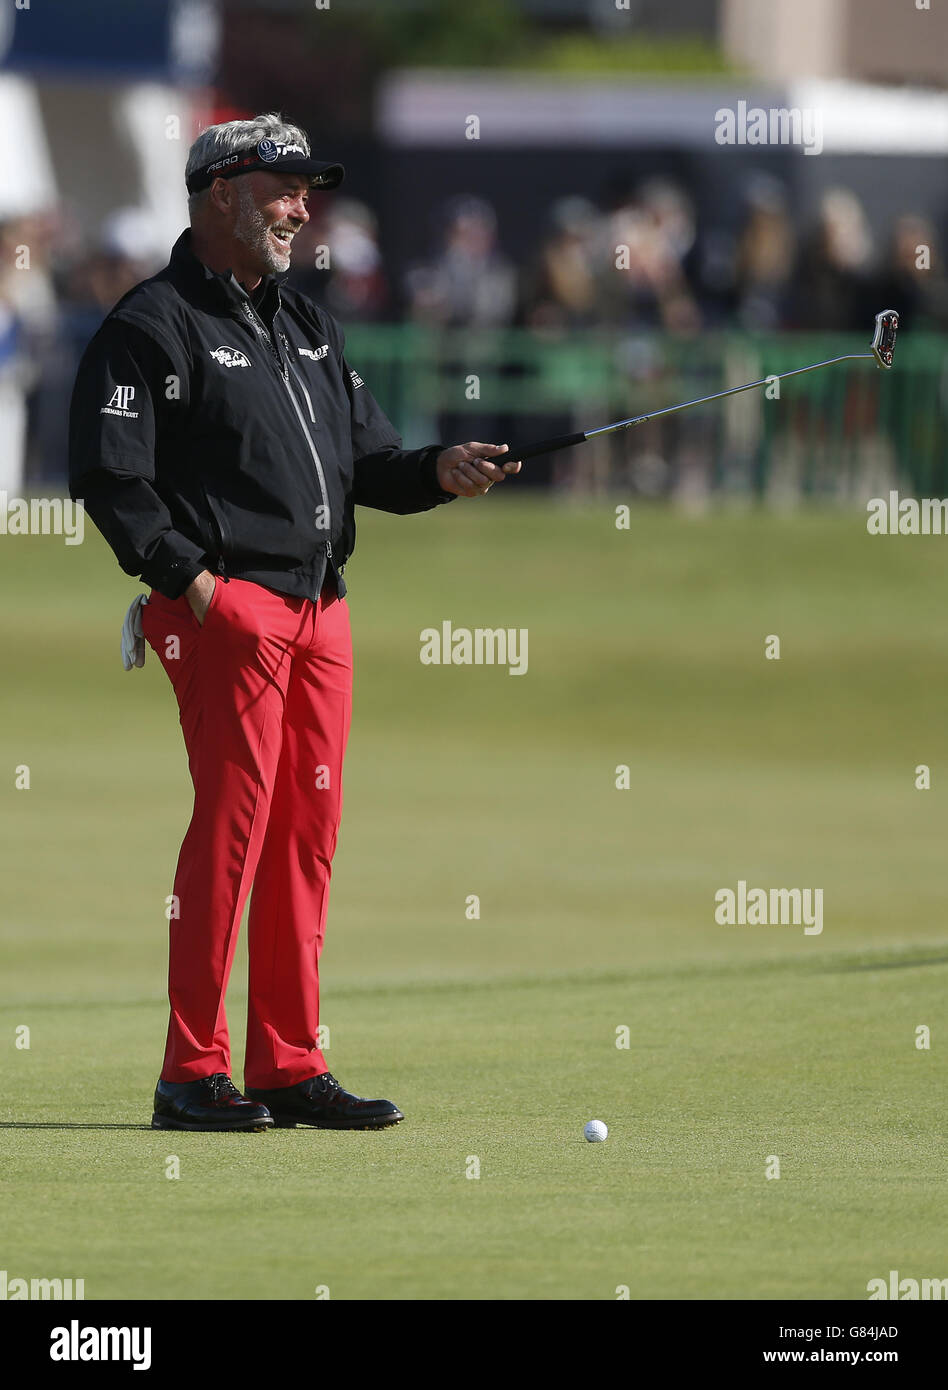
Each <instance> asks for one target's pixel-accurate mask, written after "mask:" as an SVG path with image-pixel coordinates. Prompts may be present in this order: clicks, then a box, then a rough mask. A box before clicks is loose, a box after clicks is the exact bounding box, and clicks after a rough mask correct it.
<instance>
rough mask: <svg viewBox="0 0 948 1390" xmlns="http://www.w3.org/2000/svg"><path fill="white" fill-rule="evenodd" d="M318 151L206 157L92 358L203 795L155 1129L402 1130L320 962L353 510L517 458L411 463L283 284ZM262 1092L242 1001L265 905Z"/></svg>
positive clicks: (139, 631) (232, 131)
mask: <svg viewBox="0 0 948 1390" xmlns="http://www.w3.org/2000/svg"><path fill="white" fill-rule="evenodd" d="M342 177H343V170H342V167H341V166H340V165H338V164H330V163H325V162H323V161H320V160H316V159H313V158H312V157H311V155H310V147H309V141H308V140H307V137H306V136H305V134H304V133H303V132H302V131H301V130H299V129H297V127H296V126H293V125H288V124H286V123H285V122H284V121H283V120H282V119H281V118H280V117H279V116H276V115H272V114H271V115H264V116H258V117H256V118H255V119H254V120H252V121H229V122H227V123H226V124H224V125H217V126H212V127H210V128H209V129H208V130H205V131H204V133H203V134H202V135H201V136H199V138H198V139H197V140H196V141H195V143H194V144H193V145H192V147H191V150H190V153H189V156H188V163H187V171H186V182H187V188H188V193H189V195H190V197H189V209H190V229H188V230H186V231H185V232H184V233H183V234H182V235H181V237H180V238H179V239H178V241H177V242H176V243H175V246H174V248H173V250H172V253H171V259H170V262H169V264H168V265H167V266H166V267H165V269H164V270H162V271H161V272H160V273H159V274H157V275H155V276H154V277H153V278H152V279H150V280H146V281H144V282H143V283H142V284H140V285H138V286H136V288H135V289H133V290H131V291H130V293H129V294H127V295H126V296H125V297H124V298H123V299H122V300H120V301H119V303H118V304H117V305H116V306H115V308H114V309H113V310H112V311H111V313H110V314H109V315H108V317H107V318H106V320H105V322H104V323H103V324H102V326H101V328H100V329H99V331H98V332H97V334H96V335H95V337H94V338H93V340H92V342H91V343H90V344H89V347H88V348H87V350H86V352H85V355H84V356H83V359H82V362H81V364H80V367H79V372H78V375H77V379H76V385H75V390H74V393H73V401H72V410H71V416H70V491H71V494H72V496H73V498H75V499H77V500H82V501H83V502H84V504H85V509H86V511H87V512H88V513H89V515H90V516H91V517H92V519H93V521H94V522H95V524H96V526H97V527H98V528H99V530H100V531H101V532H102V534H103V535H104V537H105V539H106V540H107V541H108V543H109V545H110V546H111V548H112V549H113V551H114V552H115V555H116V557H117V558H118V562H119V564H120V565H121V567H122V569H123V570H124V571H125V572H126V573H127V574H130V575H135V576H140V577H141V580H142V582H143V583H144V584H145V585H146V586H148V588H149V593H148V595H147V597H145V596H144V595H141V596H139V597H138V598H137V599H136V600H135V602H134V603H133V604H132V606H131V608H130V610H129V615H128V617H127V619H126V627H125V631H124V633H123V647H124V649H125V653H126V666H128V667H129V668H130V667H131V665H132V664H134V665H141V664H142V662H143V661H144V652H145V646H144V643H145V641H146V640H147V642H148V644H149V645H150V646H151V648H152V649H153V651H154V652H155V655H156V656H157V658H158V660H159V661H160V662H161V664H162V666H163V667H164V669H165V671H166V673H167V675H168V677H169V679H170V681H171V684H172V686H173V688H174V693H175V696H176V697H177V702H178V708H179V710H180V718H181V727H182V730H183V733H184V742H185V746H186V748H187V754H188V763H189V767H190V772H191V779H192V781H193V784H194V809H193V813H192V816H191V822H190V825H189V826H188V830H187V834H186V835H185V837H184V842H183V844H182V846H181V851H180V855H179V857H178V866H177V872H176V876H175V881H174V895H173V898H172V907H171V910H170V917H171V930H170V964H169V981H168V993H169V998H170V1002H171V1019H170V1024H169V1027H168V1037H167V1044H166V1048H165V1056H164V1064H163V1066H162V1069H161V1076H160V1079H159V1081H158V1086H157V1090H156V1092H155V1102H154V1115H153V1117H152V1125H153V1127H155V1128H157V1129H190V1130H232V1129H262V1128H267V1127H269V1126H270V1125H273V1124H277V1125H281V1126H292V1125H296V1124H304V1125H313V1126H316V1127H320V1128H331V1129H366V1128H381V1127H384V1126H386V1125H392V1124H397V1123H398V1122H399V1121H400V1120H402V1119H403V1118H404V1116H403V1114H402V1112H401V1111H400V1110H399V1109H398V1108H397V1107H396V1106H395V1105H394V1104H393V1103H392V1102H391V1101H387V1100H366V1099H363V1098H361V1097H359V1096H355V1095H352V1094H350V1093H349V1092H348V1091H345V1090H343V1088H342V1087H341V1086H340V1085H339V1083H338V1082H337V1081H336V1080H335V1078H334V1077H333V1076H332V1075H331V1074H330V1072H329V1070H328V1067H327V1064H326V1061H325V1058H324V1057H323V1054H322V1052H321V1051H320V1048H319V1045H318V1023H319V957H320V951H321V949H322V944H323V935H324V931H325V925H326V911H327V905H328V900H329V881H330V874H331V866H332V859H333V853H334V851H335V848H336V837H337V834H338V829H339V819H340V812H341V807H342V766H343V756H344V753H345V747H346V739H347V736H348V732H349V720H350V711H351V695H352V645H351V638H350V632H349V613H348V607H347V604H346V600H345V597H344V596H345V593H346V586H345V582H344V580H343V571H344V569H345V566H346V562H347V561H348V559H349V557H350V555H351V554H352V551H353V548H354V545H355V522H354V520H353V510H354V506H355V505H356V504H361V505H363V506H368V507H377V508H380V509H381V510H382V511H388V512H398V513H409V512H422V511H427V510H428V509H429V508H432V507H436V506H438V505H439V504H440V503H443V502H450V501H452V500H453V499H454V498H455V497H456V496H463V497H477V496H481V495H483V494H484V493H485V492H487V490H488V489H489V488H490V487H491V485H492V484H493V483H496V482H501V481H502V480H503V478H504V477H505V475H506V473H513V472H516V471H518V470H519V468H520V464H519V463H507V464H506V465H503V464H498V463H494V462H492V461H491V460H492V459H494V458H496V457H497V456H498V455H499V454H502V453H503V452H504V450H505V449H506V445H496V444H480V443H469V444H458V445H455V446H454V447H452V448H443V447H442V446H441V445H438V444H434V445H431V446H429V447H427V448H422V449H414V450H406V449H403V448H402V441H401V439H400V438H399V436H398V434H397V433H396V431H395V429H394V428H393V427H392V425H391V424H390V422H389V421H388V420H387V419H386V417H385V415H384V414H383V413H382V411H381V410H380V408H379V406H378V405H377V404H376V402H375V400H373V398H372V396H371V394H370V392H369V389H368V387H367V386H366V384H365V382H364V381H363V379H362V377H361V376H360V375H359V373H358V372H357V371H356V370H355V368H354V367H353V366H351V365H350V364H349V362H348V361H347V360H346V358H345V356H344V345H345V339H344V335H343V332H342V329H341V328H340V326H339V324H338V323H337V322H336V321H335V320H334V319H333V318H332V317H331V316H330V315H329V314H327V313H326V312H325V310H323V309H321V308H319V307H318V306H317V305H316V304H314V303H313V302H312V301H311V300H309V299H307V298H306V297H305V296H303V295H301V294H298V293H297V292H295V291H294V290H291V289H288V288H286V287H285V286H283V285H282V284H281V283H280V279H279V276H280V275H281V274H282V273H283V272H285V271H286V270H287V269H288V268H289V264H290V254H291V248H292V243H293V237H294V236H295V234H296V233H297V232H298V231H299V230H300V228H301V227H303V226H304V225H305V223H306V222H307V221H308V220H309V213H308V212H307V199H308V197H309V196H310V190H312V189H328V188H335V187H336V186H337V185H338V184H339V183H340V181H341V179H342ZM251 885H252V886H253V894H252V897H251V903H250V916H249V935H248V948H249V956H250V979H249V1004H248V1017H247V1040H246V1052H245V1062H244V1081H245V1086H244V1090H243V1092H241V1091H239V1090H238V1089H237V1087H236V1086H235V1085H234V1083H233V1081H232V1079H231V1055H230V1039H229V1035H228V1030H227V1019H226V1015H225V1009H224V999H225V992H226V988H227V981H228V976H229V973H230V969H231V964H232V962H233V957H234V948H235V945H236V940H237V931H238V925H239V923H240V920H241V915H242V912H243V908H244V905H245V902H246V899H247V896H248V894H249V893H250V889H251Z"/></svg>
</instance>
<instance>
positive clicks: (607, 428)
mask: <svg viewBox="0 0 948 1390" xmlns="http://www.w3.org/2000/svg"><path fill="white" fill-rule="evenodd" d="M867 357H868V358H871V357H872V353H871V352H847V353H845V354H844V355H843V356H842V357H830V358H828V359H827V360H826V361H825V362H814V363H812V365H811V366H809V367H795V368H794V370H793V371H792V372H771V374H770V376H765V377H762V378H761V380H760V381H748V382H746V383H745V385H743V386H732V387H730V389H729V390H727V391H715V393H714V395H713V396H698V397H697V399H696V400H693V401H682V402H681V404H680V405H667V406H665V408H664V409H663V410H652V411H649V413H648V414H647V415H632V416H630V417H629V419H628V420H617V421H616V422H615V424H613V425H603V426H602V427H601V428H600V429H598V430H586V432H585V437H586V438H587V439H594V438H595V437H596V435H599V434H614V433H615V432H616V431H617V430H627V429H629V428H630V427H631V426H632V425H642V424H644V423H645V421H646V420H655V419H657V418H658V416H660V415H673V414H674V413H675V412H676V411H678V410H689V409H690V408H691V407H692V406H693V405H705V404H706V403H707V402H708V401H719V400H721V399H722V398H723V397H724V396H736V395H737V394H738V393H739V392H740V391H753V390H754V389H755V388H756V387H758V386H769V385H770V383H771V382H772V381H783V380H784V378H785V377H789V376H800V375H801V373H802V372H815V371H818V370H819V369H820V367H832V366H833V364H834V363H835V362H852V361H859V360H861V359H863V358H867ZM561 447H562V446H561Z"/></svg>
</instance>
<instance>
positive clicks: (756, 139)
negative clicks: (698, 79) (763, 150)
mask: <svg viewBox="0 0 948 1390" xmlns="http://www.w3.org/2000/svg"><path fill="white" fill-rule="evenodd" d="M714 138H715V140H716V142H717V143H718V144H719V145H800V146H801V147H802V149H803V153H804V154H822V152H823V115H822V112H821V111H818V110H817V109H816V108H815V107H812V106H804V107H800V106H789V107H787V106H772V107H769V108H768V109H766V110H765V109H764V107H762V106H748V105H747V102H746V101H739V102H738V103H737V107H736V108H735V107H733V106H722V107H720V108H719V110H717V111H715V113H714Z"/></svg>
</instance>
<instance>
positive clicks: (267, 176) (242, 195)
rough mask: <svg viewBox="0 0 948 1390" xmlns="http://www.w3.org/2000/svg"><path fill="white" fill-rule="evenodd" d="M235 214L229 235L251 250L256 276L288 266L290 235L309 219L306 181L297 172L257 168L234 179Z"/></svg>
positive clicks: (278, 271)
mask: <svg viewBox="0 0 948 1390" xmlns="http://www.w3.org/2000/svg"><path fill="white" fill-rule="evenodd" d="M235 184H236V189H235V191H236V193H237V213H236V218H235V220H234V224H233V235H234V236H235V237H236V238H237V240H238V241H240V242H241V243H242V244H243V246H244V247H245V248H247V250H249V252H250V253H251V259H252V265H253V269H254V270H255V271H257V272H258V273H259V274H260V275H272V274H274V273H278V274H282V272H283V271H284V270H288V269H289V267H290V249H291V247H292V244H293V237H294V236H295V235H296V233H297V232H298V231H299V229H300V228H301V227H302V226H305V224H306V223H307V222H308V221H309V213H308V212H307V211H306V199H307V197H308V196H309V184H308V183H307V181H306V179H304V178H303V177H302V176H301V175H300V174H278V173H272V174H271V173H269V172H268V171H264V170H259V171H256V172H254V173H252V174H244V175H243V176H242V177H240V178H238V179H236V180H235Z"/></svg>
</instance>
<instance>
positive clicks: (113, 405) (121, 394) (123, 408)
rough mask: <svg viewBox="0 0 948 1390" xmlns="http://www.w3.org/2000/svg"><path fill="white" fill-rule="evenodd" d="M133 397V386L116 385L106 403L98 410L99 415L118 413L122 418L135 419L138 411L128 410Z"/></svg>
mask: <svg viewBox="0 0 948 1390" xmlns="http://www.w3.org/2000/svg"><path fill="white" fill-rule="evenodd" d="M134 399H135V387H134V386H116V388H115V390H114V391H113V392H112V394H111V396H110V397H109V399H108V403H107V404H106V405H104V406H102V408H101V409H100V411H99V414H100V415H119V416H121V418H122V419H123V420H137V419H138V411H137V410H129V406H130V405H131V403H132V401H133V400H134Z"/></svg>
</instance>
